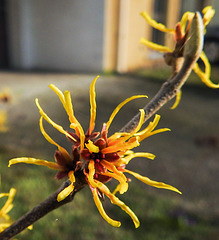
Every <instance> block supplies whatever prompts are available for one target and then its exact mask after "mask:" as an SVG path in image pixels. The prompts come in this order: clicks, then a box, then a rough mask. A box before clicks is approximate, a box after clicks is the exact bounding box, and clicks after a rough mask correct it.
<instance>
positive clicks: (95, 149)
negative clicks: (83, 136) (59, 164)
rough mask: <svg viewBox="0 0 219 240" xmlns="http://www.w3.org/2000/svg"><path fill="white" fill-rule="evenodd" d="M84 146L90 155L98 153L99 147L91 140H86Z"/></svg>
mask: <svg viewBox="0 0 219 240" xmlns="http://www.w3.org/2000/svg"><path fill="white" fill-rule="evenodd" d="M85 146H86V147H87V149H88V150H89V152H90V153H98V152H99V151H100V149H99V147H98V146H96V145H94V144H93V142H92V141H91V140H88V143H85Z"/></svg>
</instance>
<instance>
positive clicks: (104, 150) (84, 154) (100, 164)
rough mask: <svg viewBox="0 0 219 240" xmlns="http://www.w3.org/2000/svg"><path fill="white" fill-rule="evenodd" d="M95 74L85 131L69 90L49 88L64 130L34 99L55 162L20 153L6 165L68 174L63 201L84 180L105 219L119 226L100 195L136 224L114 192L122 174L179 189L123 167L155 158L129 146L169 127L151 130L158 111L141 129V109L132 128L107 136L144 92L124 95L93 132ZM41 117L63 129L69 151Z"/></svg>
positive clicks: (122, 185) (123, 180)
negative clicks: (138, 159) (66, 126)
mask: <svg viewBox="0 0 219 240" xmlns="http://www.w3.org/2000/svg"><path fill="white" fill-rule="evenodd" d="M97 78H98V76H97V77H96V78H95V79H94V80H93V81H92V83H91V85H90V124H89V128H88V130H87V132H84V130H83V128H82V126H81V124H80V123H79V122H78V120H77V119H76V117H75V115H74V111H73V106H72V101H71V96H70V92H69V91H65V92H64V93H62V92H61V91H60V90H59V89H58V88H57V87H56V86H54V85H52V84H51V85H50V88H51V89H52V90H53V91H54V92H55V93H56V94H57V95H58V97H59V99H60V101H61V102H62V104H63V107H64V109H65V111H66V113H67V115H68V117H69V121H70V128H71V129H72V130H73V131H66V130H64V129H63V127H62V126H60V125H58V124H56V123H55V122H54V121H53V120H52V119H51V118H50V117H49V116H48V115H47V114H46V113H45V112H44V111H43V109H42V108H41V106H40V104H39V101H38V99H36V105H37V107H38V109H39V112H40V115H41V118H40V121H39V125H40V130H41V132H42V134H43V136H44V137H45V138H46V140H47V141H49V142H50V143H51V144H54V145H55V146H57V147H58V150H57V151H56V152H55V162H49V161H46V160H40V159H36V158H27V157H22V158H14V159H11V160H10V162H9V166H11V165H13V164H16V163H21V162H23V163H30V164H37V165H43V166H47V167H49V168H51V169H55V170H57V171H58V172H57V174H56V178H58V179H61V178H63V177H66V176H68V178H69V180H70V181H71V184H70V185H69V186H68V187H66V188H65V189H64V190H63V191H61V192H60V193H59V194H58V196H57V201H62V200H63V199H65V198H66V197H67V196H69V195H70V194H71V193H72V192H73V191H74V188H75V186H76V182H78V181H82V182H85V183H86V184H88V185H89V187H90V189H91V191H92V193H93V199H94V202H95V204H96V206H97V208H98V210H99V212H100V214H101V215H102V217H103V218H104V219H105V220H106V221H107V222H108V223H110V224H111V225H113V226H115V227H119V226H120V224H121V223H120V222H119V221H115V220H113V219H111V218H110V217H109V216H108V215H107V214H106V212H105V211H104V209H103V206H102V203H101V199H102V197H103V195H105V196H107V197H108V198H109V199H110V200H111V202H112V203H113V204H116V205H118V206H119V207H120V208H121V209H122V210H124V211H125V212H126V213H127V214H129V215H130V217H131V218H132V220H133V222H134V224H135V227H136V228H137V227H138V226H139V224H140V223H139V220H138V218H137V217H136V215H135V214H134V212H133V211H132V210H131V209H130V208H129V207H128V206H126V205H125V203H124V202H122V201H121V200H120V199H119V198H118V197H117V196H116V193H118V192H119V193H120V194H123V193H125V192H126V191H127V190H128V182H129V178H127V177H126V175H125V174H130V175H132V176H134V177H135V178H137V179H139V180H140V181H142V182H144V183H146V184H148V185H151V186H154V187H157V188H164V189H169V190H172V191H175V192H178V193H180V192H179V190H177V189H176V188H174V187H172V186H170V185H167V184H165V183H162V182H156V181H153V180H150V179H149V178H147V177H144V176H141V175H140V174H138V173H135V172H133V171H130V170H128V169H126V166H127V164H128V163H129V161H130V160H131V159H133V158H135V157H145V158H149V159H154V157H155V156H154V155H153V154H151V153H145V152H133V151H132V149H133V148H135V147H137V146H139V145H140V142H141V141H142V140H144V139H145V138H147V137H149V136H151V135H154V134H157V133H160V132H164V131H168V130H169V129H167V128H162V129H158V130H154V129H155V127H156V126H157V124H158V122H159V118H160V116H159V115H156V116H155V118H154V120H153V121H152V122H150V123H149V125H148V126H147V127H146V128H145V129H143V130H141V131H140V129H141V127H142V125H143V123H144V116H145V112H144V110H142V109H141V110H140V120H139V123H138V125H137V127H136V128H135V129H134V130H133V131H132V132H116V133H114V134H113V135H112V136H110V137H108V136H107V134H108V129H109V127H110V125H111V123H112V121H113V119H114V117H115V116H116V114H117V113H118V111H119V110H120V109H121V108H122V107H123V106H124V105H125V104H126V103H128V102H130V101H131V100H133V99H136V98H141V97H146V96H145V95H136V96H132V97H130V98H127V99H126V100H125V101H123V102H122V103H120V104H119V105H118V106H117V107H116V108H115V110H114V111H113V112H112V114H111V116H110V118H109V120H108V122H106V123H104V124H103V127H102V130H101V132H94V127H95V119H96V92H95V83H96V80H97ZM43 120H46V121H47V122H48V123H50V124H51V125H52V126H53V127H54V128H55V129H57V130H58V131H59V132H61V133H63V134H64V135H65V136H66V137H67V139H68V140H69V141H70V142H71V143H72V151H71V154H69V153H68V152H67V151H66V149H65V148H63V147H62V146H60V145H59V144H58V143H56V142H55V141H54V140H53V139H52V138H51V137H50V136H49V135H48V133H47V132H46V131H45V129H44V126H43ZM111 179H115V180H117V181H118V185H117V187H116V188H115V190H114V191H113V192H112V191H110V190H109V188H108V187H107V186H106V184H105V183H107V182H108V181H109V180H111Z"/></svg>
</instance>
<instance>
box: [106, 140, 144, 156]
mask: <svg viewBox="0 0 219 240" xmlns="http://www.w3.org/2000/svg"><path fill="white" fill-rule="evenodd" d="M139 145H140V143H139V137H132V138H130V139H129V141H128V142H125V143H121V144H118V145H115V146H114V145H113V146H110V147H106V148H104V149H102V150H101V152H102V153H104V154H106V153H112V152H118V151H126V150H129V149H132V148H135V147H137V146H139Z"/></svg>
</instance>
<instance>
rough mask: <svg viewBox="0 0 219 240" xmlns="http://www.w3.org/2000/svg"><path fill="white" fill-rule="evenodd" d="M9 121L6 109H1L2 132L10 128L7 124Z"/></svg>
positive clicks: (0, 126)
mask: <svg viewBox="0 0 219 240" xmlns="http://www.w3.org/2000/svg"><path fill="white" fill-rule="evenodd" d="M6 122H7V113H6V111H0V132H6V131H7V130H8V128H7V127H6V126H5V124H6Z"/></svg>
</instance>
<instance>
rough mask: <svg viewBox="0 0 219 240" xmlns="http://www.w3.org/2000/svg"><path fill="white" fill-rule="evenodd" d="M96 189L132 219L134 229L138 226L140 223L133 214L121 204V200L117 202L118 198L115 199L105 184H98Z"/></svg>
mask: <svg viewBox="0 0 219 240" xmlns="http://www.w3.org/2000/svg"><path fill="white" fill-rule="evenodd" d="M98 189H100V191H101V192H102V193H103V194H105V195H106V196H107V197H108V198H109V199H110V200H111V202H112V203H113V204H115V205H117V206H119V207H120V208H121V209H122V210H123V211H125V212H126V213H127V214H128V215H129V216H130V217H131V218H132V220H133V222H134V224H135V227H136V228H138V227H139V226H140V222H139V220H138V218H137V216H136V215H135V213H134V212H133V211H132V210H131V209H130V208H129V207H128V206H126V205H125V203H124V202H122V201H121V200H119V198H117V197H116V196H115V195H114V194H112V193H111V192H110V191H109V189H108V188H107V186H106V185H105V184H103V183H101V182H99V183H98Z"/></svg>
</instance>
